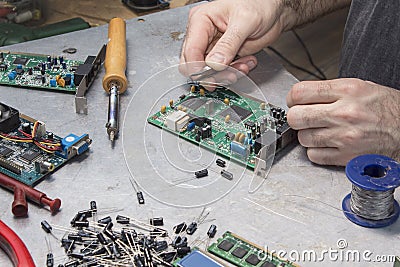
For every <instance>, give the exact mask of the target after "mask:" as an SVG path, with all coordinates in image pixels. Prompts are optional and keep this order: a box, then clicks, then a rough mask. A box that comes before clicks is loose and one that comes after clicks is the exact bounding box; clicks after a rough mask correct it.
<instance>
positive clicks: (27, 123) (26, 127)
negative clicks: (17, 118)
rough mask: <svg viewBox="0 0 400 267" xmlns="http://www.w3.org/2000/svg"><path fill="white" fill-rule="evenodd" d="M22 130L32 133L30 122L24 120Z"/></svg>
mask: <svg viewBox="0 0 400 267" xmlns="http://www.w3.org/2000/svg"><path fill="white" fill-rule="evenodd" d="M22 131H23V132H24V133H27V134H31V133H32V129H31V124H30V123H29V122H24V123H23V124H22Z"/></svg>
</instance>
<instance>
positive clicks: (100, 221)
mask: <svg viewBox="0 0 400 267" xmlns="http://www.w3.org/2000/svg"><path fill="white" fill-rule="evenodd" d="M111 221H112V219H111V217H110V216H107V217H104V218H102V219H100V220H98V221H97V222H98V223H101V224H108V223H109V222H111Z"/></svg>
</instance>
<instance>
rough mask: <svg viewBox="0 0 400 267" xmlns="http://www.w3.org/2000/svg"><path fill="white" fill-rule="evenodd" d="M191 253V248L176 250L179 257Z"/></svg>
mask: <svg viewBox="0 0 400 267" xmlns="http://www.w3.org/2000/svg"><path fill="white" fill-rule="evenodd" d="M190 251H191V249H190V247H180V248H177V249H176V253H178V255H179V256H181V257H183V256H186V255H187V254H189V253H190Z"/></svg>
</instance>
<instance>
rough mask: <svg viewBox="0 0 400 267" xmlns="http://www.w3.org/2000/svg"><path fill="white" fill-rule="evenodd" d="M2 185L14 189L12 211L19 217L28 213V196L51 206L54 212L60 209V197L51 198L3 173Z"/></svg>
mask: <svg viewBox="0 0 400 267" xmlns="http://www.w3.org/2000/svg"><path fill="white" fill-rule="evenodd" d="M0 186H2V187H5V188H7V189H9V190H12V191H14V202H13V204H12V212H13V214H14V215H15V216H17V217H22V216H26V215H27V213H28V204H27V203H26V198H28V199H30V200H31V201H33V202H35V203H37V204H40V205H44V206H49V207H50V211H51V212H52V213H56V212H57V211H58V210H59V209H60V206H61V200H60V199H58V198H56V199H50V198H49V197H47V196H46V194H45V193H43V192H40V191H38V190H36V189H34V188H31V187H29V186H27V185H26V184H23V183H21V182H19V181H17V180H15V179H12V178H10V177H8V176H7V175H5V174H2V173H0Z"/></svg>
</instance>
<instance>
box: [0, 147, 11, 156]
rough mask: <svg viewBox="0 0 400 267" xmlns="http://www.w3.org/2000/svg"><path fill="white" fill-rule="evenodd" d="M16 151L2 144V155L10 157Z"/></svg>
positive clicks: (0, 151) (0, 149)
mask: <svg viewBox="0 0 400 267" xmlns="http://www.w3.org/2000/svg"><path fill="white" fill-rule="evenodd" d="M13 152H14V150H12V149H11V148H8V147H5V146H0V156H2V157H8V156H9V155H11V154H12V153H13Z"/></svg>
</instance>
